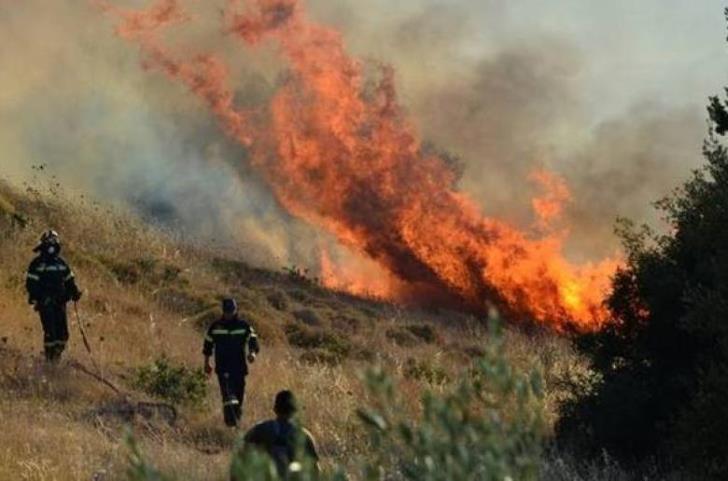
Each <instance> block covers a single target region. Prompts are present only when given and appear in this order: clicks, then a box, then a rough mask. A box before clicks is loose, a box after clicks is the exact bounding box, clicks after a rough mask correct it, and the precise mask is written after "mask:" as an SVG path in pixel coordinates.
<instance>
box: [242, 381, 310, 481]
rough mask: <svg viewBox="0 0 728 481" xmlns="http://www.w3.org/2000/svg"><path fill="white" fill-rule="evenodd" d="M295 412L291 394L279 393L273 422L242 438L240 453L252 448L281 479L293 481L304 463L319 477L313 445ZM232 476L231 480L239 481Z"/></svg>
mask: <svg viewBox="0 0 728 481" xmlns="http://www.w3.org/2000/svg"><path fill="white" fill-rule="evenodd" d="M297 411H298V405H297V403H296V398H295V396H294V395H293V393H292V392H291V391H281V392H279V393H278V394H277V395H276V398H275V402H274V405H273V412H275V415H276V417H275V419H271V420H268V421H264V422H262V423H259V424H256V425H255V426H253V427H252V428H251V429H250V431H248V432H247V433H246V434H245V436H244V438H243V441H244V444H243V446H242V449H243V451H245V450H247V449H250V448H254V449H258V450H260V451H261V452H263V453H266V454H268V456H270V458H271V459H272V461H273V463H274V464H275V466H276V470H277V471H278V474H279V475H280V477H281V479H295V475H296V473H299V472H301V470H302V469H303V464H304V463H310V464H309V467H310V468H312V472H313V474H315V475H318V474H319V473H320V467H319V463H318V461H319V457H318V453H317V451H316V443H315V442H314V440H313V436H312V435H311V433H310V432H308V430H306V429H305V428H303V427H301V426H299V425H298V423H296V421H295V419H294V418H295V415H296V412H297ZM233 471H235V469H234V467H233ZM234 474H235V473H234V472H233V480H234V481H238V480H236V478H235V476H234Z"/></svg>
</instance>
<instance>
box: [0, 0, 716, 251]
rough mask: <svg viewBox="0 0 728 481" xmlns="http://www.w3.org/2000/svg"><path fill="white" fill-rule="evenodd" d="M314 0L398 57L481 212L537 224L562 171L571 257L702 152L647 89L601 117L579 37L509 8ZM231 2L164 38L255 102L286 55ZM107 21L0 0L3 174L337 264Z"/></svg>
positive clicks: (353, 44) (362, 47)
mask: <svg viewBox="0 0 728 481" xmlns="http://www.w3.org/2000/svg"><path fill="white" fill-rule="evenodd" d="M310 3H311V9H312V12H313V13H312V15H313V16H315V17H316V18H317V19H320V20H321V21H322V22H324V23H330V24H332V25H334V26H336V27H337V28H339V29H340V30H341V31H342V32H343V34H344V37H345V39H346V42H347V44H348V45H349V46H350V48H351V50H352V51H353V52H355V53H356V54H357V55H360V56H362V57H364V58H370V59H375V60H378V61H379V60H381V61H384V62H386V63H389V64H391V65H393V66H394V68H395V72H396V77H397V81H398V86H399V88H400V97H401V99H402V103H403V104H404V105H405V106H406V108H407V109H408V111H409V117H410V118H411V119H412V120H413V121H414V122H415V123H416V125H417V127H418V128H419V129H420V130H421V132H422V134H423V136H424V138H425V139H426V141H428V142H431V143H432V144H433V145H435V146H437V148H438V149H444V150H446V151H447V152H449V153H450V154H451V157H453V158H455V157H456V158H459V159H460V162H461V164H462V177H461V179H460V181H459V184H460V187H461V188H462V189H463V190H464V191H465V192H467V193H468V194H470V196H471V197H472V198H473V199H475V200H476V202H477V204H478V205H479V206H480V207H481V208H482V209H483V210H484V211H485V212H486V213H487V214H489V215H497V216H498V217H499V218H504V219H507V220H509V221H512V222H514V223H515V224H516V225H519V226H522V227H524V228H528V227H530V226H532V225H533V222H534V220H535V219H534V215H533V208H532V198H533V197H534V196H535V195H537V193H538V192H539V188H540V186H539V185H538V184H534V183H533V182H532V181H530V180H529V174H530V173H531V172H532V171H533V170H534V169H540V168H547V169H548V170H550V171H553V172H556V173H558V174H560V175H561V176H562V177H564V178H565V179H566V181H567V184H568V186H569V188H570V190H571V199H572V201H571V203H570V204H568V205H567V206H566V207H565V211H564V212H563V215H562V219H561V220H562V222H563V224H564V225H565V226H569V230H570V234H571V237H570V241H569V244H568V247H569V255H570V256H572V257H573V258H575V259H578V260H583V259H595V258H598V257H601V256H603V255H605V254H611V253H612V252H613V251H614V249H615V248H616V247H617V245H618V241H617V239H615V238H614V236H613V235H612V233H611V231H612V225H613V221H614V219H615V218H616V217H617V216H618V215H627V216H631V217H634V218H637V219H639V220H642V219H645V220H652V219H653V214H652V211H651V207H650V205H649V202H650V201H652V200H654V199H657V198H659V197H660V196H662V195H664V194H665V193H667V192H668V191H669V190H670V189H671V188H672V187H673V186H674V185H676V183H677V182H679V180H680V179H681V178H683V177H685V175H686V174H687V173H688V172H689V170H690V169H691V168H692V167H694V166H695V165H697V164H698V162H699V147H700V142H701V139H702V136H703V131H704V124H703V122H702V120H701V118H702V114H701V112H700V107H697V106H696V105H695V104H693V103H691V102H683V101H682V100H681V99H679V98H675V99H669V101H668V102H665V101H664V99H663V101H659V100H658V101H656V102H653V101H652V99H650V98H643V99H640V103H639V104H638V105H634V106H633V107H631V108H629V109H628V110H626V111H624V112H622V113H617V114H614V113H613V112H610V114H609V118H604V117H603V116H602V115H600V114H599V113H598V112H595V107H594V105H595V104H598V103H599V100H598V99H597V100H595V99H593V98H591V97H588V93H592V92H593V90H592V89H588V88H586V87H585V84H584V82H585V78H588V77H589V72H591V71H592V64H593V63H594V62H595V59H593V58H591V57H590V56H589V53H588V52H586V51H584V49H583V46H582V45H580V44H579V43H577V42H575V41H574V39H572V38H569V36H568V35H559V34H558V33H555V32H553V31H546V29H543V28H535V29H534V30H533V31H528V30H525V29H522V28H520V29H516V30H514V27H512V26H509V25H511V24H512V21H511V20H509V19H510V18H511V17H510V16H511V15H512V13H513V12H511V11H510V9H511V8H513V7H508V6H506V3H505V2H502V1H496V0H490V1H483V2H474V1H462V0H461V1H453V2H447V3H445V2H440V1H435V0H406V1H401V2H387V1H385V0H371V1H367V2H361V1H355V0H341V1H335V2H334V1H328V0H312V1H311V2H310ZM116 4H118V5H120V6H130V7H140V6H144V5H147V4H148V2H141V1H127V2H116ZM222 4H223V2H187V5H186V6H187V8H188V10H189V11H190V12H191V15H193V16H194V18H195V22H192V23H191V24H190V25H191V26H189V27H185V29H182V30H176V31H175V32H174V33H171V34H170V38H167V39H166V40H167V41H168V42H169V43H170V44H172V45H176V46H177V47H179V48H180V49H185V48H191V49H194V50H195V51H205V50H214V51H216V52H219V53H221V55H223V58H224V59H225V61H226V62H227V63H228V64H229V65H230V66H231V78H232V79H233V81H234V82H235V92H234V94H235V98H234V102H235V105H236V106H238V107H250V108H254V107H255V106H257V105H261V104H263V103H265V102H266V101H267V99H268V98H269V97H270V96H271V95H272V93H273V92H274V91H275V90H276V87H277V85H278V84H279V83H280V81H281V79H280V75H281V64H280V60H279V59H278V58H277V56H276V55H274V53H273V48H272V47H271V48H268V47H264V48H263V49H258V50H256V51H255V53H254V54H252V53H248V52H246V50H245V49H241V48H240V47H239V45H237V44H236V42H234V41H233V40H231V39H229V38H227V37H226V36H225V35H222V34H220V26H219V24H220V13H219V9H220V7H221V6H222ZM717 13H719V12H716V14H717ZM101 18H102V17H101V14H100V12H99V10H98V9H96V8H94V7H93V6H91V5H90V4H87V3H85V2H82V1H75V0H58V1H54V2H44V1H41V0H26V1H22V2H19V1H5V2H1V3H0V65H2V66H3V71H4V72H5V73H4V74H3V75H0V175H3V176H10V177H13V178H15V179H17V180H25V179H27V178H28V176H29V175H30V174H29V172H30V169H29V167H30V166H31V165H37V164H41V163H43V164H47V165H48V166H49V168H50V170H51V171H52V172H53V173H55V174H56V175H57V176H58V177H59V179H61V181H62V182H63V183H64V184H65V185H67V186H69V187H71V188H74V189H78V190H83V191H85V192H91V193H94V194H95V195H96V196H97V197H100V198H102V199H105V200H108V201H110V202H124V203H126V204H128V205H129V206H131V207H132V208H135V209H137V210H138V211H140V212H142V213H143V214H144V215H147V216H149V217H151V218H154V219H155V220H157V221H164V222H169V223H173V224H175V225H179V226H182V227H183V228H184V229H186V230H187V231H189V232H191V233H192V234H194V235H197V236H203V237H205V238H208V239H214V240H216V241H220V242H222V243H226V244H232V245H242V246H244V249H245V250H246V252H247V254H248V255H250V256H251V257H252V258H253V259H254V260H256V261H258V262H261V263H267V264H269V265H276V264H278V265H280V264H281V263H295V264H306V263H310V259H312V258H317V257H318V254H317V252H318V251H319V250H320V249H321V247H322V246H325V247H326V249H329V250H332V251H333V252H331V256H332V258H334V259H337V258H346V257H347V256H349V255H350V254H347V253H346V252H345V251H342V250H341V249H338V248H336V247H335V245H336V244H335V243H334V242H333V240H332V239H331V238H330V237H329V236H328V235H326V234H324V233H322V232H321V231H319V230H318V229H317V228H314V227H311V226H310V225H308V224H306V223H303V222H301V221H299V220H296V219H294V218H292V217H291V216H290V215H289V214H287V213H286V212H285V210H284V209H282V208H280V207H279V205H278V202H277V201H276V200H275V199H274V197H273V195H272V194H271V192H270V190H269V188H268V187H267V186H265V185H264V183H262V182H261V181H260V180H261V179H260V178H259V174H258V173H256V171H254V170H253V169H250V168H249V166H248V165H247V164H246V162H244V161H243V162H241V159H242V160H244V159H245V158H246V157H247V156H248V155H249V153H248V152H247V151H246V149H245V148H243V147H241V146H240V145H239V144H237V143H234V142H232V141H231V140H229V138H228V137H227V136H226V135H225V132H223V131H222V130H221V129H220V128H219V125H218V124H217V122H216V121H215V120H214V119H213V118H212V115H211V114H210V112H209V111H208V110H207V109H206V108H205V107H204V106H203V105H201V103H200V102H199V101H198V100H197V99H195V98H193V97H190V96H188V95H187V94H186V89H185V87H183V86H179V85H174V84H171V83H169V82H168V81H167V80H166V79H164V78H163V77H162V76H160V75H156V74H154V73H150V72H147V71H144V70H142V69H140V68H139V56H138V52H137V51H135V50H134V49H132V48H129V45H128V44H126V43H124V42H123V41H121V40H119V39H118V38H116V37H115V36H113V35H112V22H110V21H105V20H102V19H101ZM602 81H603V82H605V83H609V81H610V79H609V78H608V77H607V78H604V79H602ZM605 102H609V99H608V98H607V99H605ZM597 110H598V109H597Z"/></svg>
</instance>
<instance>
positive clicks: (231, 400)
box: [202, 299, 260, 427]
mask: <svg viewBox="0 0 728 481" xmlns="http://www.w3.org/2000/svg"><path fill="white" fill-rule="evenodd" d="M222 311H223V315H222V318H221V319H220V320H218V321H215V322H213V323H212V325H211V326H210V328H209V329H208V330H207V335H206V336H205V343H204V346H203V349H202V353H203V354H204V356H205V373H207V375H208V376H209V375H211V374H212V366H211V365H210V357H211V356H212V355H213V352H214V354H215V373H216V374H217V380H218V382H219V383H220V393H221V394H222V402H223V416H224V419H225V424H226V425H227V426H230V427H237V425H238V422H239V421H240V419H241V417H242V412H243V411H242V410H243V402H244V400H245V377H246V376H247V375H248V363H251V364H252V363H253V362H255V357H256V355H257V354H258V353H259V352H260V346H259V344H258V336H257V335H256V334H255V330H254V329H253V328H252V326H250V324H248V323H247V322H245V321H244V320H242V319H240V318H239V317H238V306H237V304H236V302H235V300H234V299H225V300H223V301H222Z"/></svg>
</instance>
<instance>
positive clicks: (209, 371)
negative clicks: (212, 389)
mask: <svg viewBox="0 0 728 481" xmlns="http://www.w3.org/2000/svg"><path fill="white" fill-rule="evenodd" d="M205 374H207V375H208V376H211V375H212V366H210V363H209V362H207V363H205Z"/></svg>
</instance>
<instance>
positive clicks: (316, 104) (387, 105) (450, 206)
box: [102, 0, 619, 330]
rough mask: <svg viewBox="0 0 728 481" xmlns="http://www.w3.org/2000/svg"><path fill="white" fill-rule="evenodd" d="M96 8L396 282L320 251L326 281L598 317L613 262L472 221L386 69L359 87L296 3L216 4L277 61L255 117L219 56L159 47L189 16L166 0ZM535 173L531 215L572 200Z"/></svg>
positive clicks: (312, 212) (269, 173)
mask: <svg viewBox="0 0 728 481" xmlns="http://www.w3.org/2000/svg"><path fill="white" fill-rule="evenodd" d="M102 7H103V8H104V10H106V11H108V12H111V13H113V14H115V15H117V16H118V17H119V18H120V19H121V23H120V25H119V26H118V27H117V33H118V34H119V35H120V36H122V37H123V38H126V39H128V40H131V41H134V42H136V43H137V44H139V45H140V46H141V48H142V52H143V54H144V66H145V67H147V68H156V69H158V70H161V71H163V72H164V73H166V74H167V75H168V76H169V77H171V78H173V79H177V80H178V81H181V82H183V83H184V84H186V85H187V87H188V88H189V89H190V91H191V92H192V93H194V94H195V95H197V96H199V97H200V98H201V99H202V100H203V101H204V102H206V104H207V105H208V106H209V107H210V109H211V110H212V111H213V112H214V114H215V115H216V116H217V117H218V119H219V121H220V123H221V125H222V126H223V128H224V129H225V130H226V131H227V133H228V134H230V135H231V136H232V137H234V138H235V139H237V140H238V141H239V142H240V143H241V144H242V145H244V146H246V147H247V148H248V149H249V150H250V153H251V157H252V159H253V160H252V163H253V165H254V166H255V167H257V168H258V169H259V171H260V172H261V174H262V175H263V177H264V178H265V179H266V180H267V182H268V183H269V184H270V187H271V188H272V190H273V192H274V193H275V195H276V197H277V198H278V200H279V202H280V203H281V204H282V205H283V206H284V207H285V208H286V209H287V210H288V211H289V212H291V213H292V214H294V215H296V216H298V217H300V218H302V219H305V220H307V221H308V222H311V223H314V224H316V225H318V226H320V227H322V228H323V229H325V230H327V231H328V232H330V233H332V234H334V235H335V236H336V238H338V240H339V241H340V242H341V243H342V244H344V245H345V246H347V247H348V248H349V249H351V250H353V251H355V252H358V253H360V254H361V255H363V256H364V257H366V258H369V259H371V260H373V261H374V262H376V263H377V264H378V265H379V266H381V267H382V268H383V270H384V271H386V272H387V273H388V276H389V277H390V278H392V279H396V281H397V282H396V283H397V286H396V288H395V287H393V286H392V283H389V282H380V281H381V280H380V279H376V278H374V277H369V278H367V277H366V276H356V275H352V272H351V271H348V272H344V271H342V269H341V268H340V266H338V267H337V266H335V265H334V264H333V263H332V262H331V261H330V259H328V258H327V257H324V258H323V259H322V271H323V272H324V281H325V282H327V283H328V284H329V285H331V286H338V287H341V288H347V289H349V290H352V291H354V292H370V293H371V292H374V293H377V295H383V296H386V297H389V298H405V297H409V298H412V297H414V298H417V297H419V298H421V299H428V300H437V301H439V302H443V303H456V304H457V305H459V306H460V307H463V308H467V309H472V310H474V311H477V312H487V310H488V309H489V308H490V306H492V305H497V306H499V307H500V308H501V309H504V310H505V311H506V312H508V314H509V315H510V316H511V317H514V318H527V319H533V320H536V321H538V322H541V323H543V324H546V325H549V326H551V327H554V328H556V329H566V328H569V327H573V328H576V329H579V330H594V329H598V328H599V327H600V326H602V325H603V324H604V323H605V322H607V311H606V308H605V307H604V306H603V302H602V301H603V298H604V295H605V293H606V292H607V290H608V288H609V285H610V276H611V275H612V274H613V273H614V271H615V269H616V268H617V266H618V265H619V261H618V260H615V259H608V260H605V261H602V262H600V263H597V264H585V265H575V264H572V263H570V262H568V261H567V260H566V259H565V258H564V256H563V254H562V251H563V238H564V236H563V235H561V234H554V233H545V234H542V235H541V236H540V237H539V236H534V235H529V234H527V233H524V232H521V231H519V230H518V229H516V228H515V227H513V226H511V225H509V224H508V223H506V222H504V221H502V220H499V219H495V218H488V217H485V216H483V214H482V212H481V211H480V210H479V208H478V207H477V206H476V205H475V203H474V202H473V201H472V200H471V199H470V198H468V197H467V196H466V195H464V194H463V193H461V192H458V190H457V189H456V187H455V183H456V176H455V174H454V173H453V172H452V171H451V170H450V168H449V167H448V165H447V163H446V162H445V161H444V160H443V159H442V158H440V157H438V156H437V155H434V154H431V153H428V152H427V151H426V149H423V148H422V145H421V141H420V139H419V137H418V133H417V132H416V130H415V128H414V127H413V125H412V123H411V122H410V121H409V120H408V119H407V117H406V116H405V114H404V112H403V110H402V108H401V106H400V105H399V103H398V101H397V96H396V89H395V82H394V71H393V69H392V68H391V67H388V66H381V67H380V71H381V72H380V78H379V79H378V81H377V82H376V83H372V82H370V81H369V79H368V78H365V74H364V68H363V64H362V63H361V62H360V61H359V60H358V59H356V58H354V57H352V56H351V55H349V54H348V53H347V52H346V50H345V47H344V42H343V40H342V36H341V34H340V33H339V32H337V31H336V30H334V29H331V28H328V27H326V26H324V25H319V24H317V23H314V22H312V21H310V20H309V19H308V18H307V17H306V12H305V10H304V7H303V3H302V2H301V1H300V0H250V1H249V2H247V3H246V4H245V5H243V4H242V3H241V2H240V1H237V0H230V1H229V3H228V7H227V9H226V10H225V13H224V16H223V17H224V22H225V30H226V32H227V33H228V34H229V35H232V36H234V37H237V38H239V39H240V40H241V41H242V42H243V43H244V44H245V45H247V46H249V47H251V48H252V47H254V46H256V45H258V44H260V43H263V42H274V43H275V44H276V45H277V46H278V51H279V54H280V56H281V58H282V59H284V60H285V62H286V64H287V66H288V72H287V76H286V78H285V80H284V81H283V83H282V85H281V86H280V88H279V90H278V91H277V93H276V94H275V96H274V98H273V99H272V101H271V103H270V105H268V106H265V107H264V108H261V109H258V110H254V111H240V110H239V109H237V108H236V106H235V105H234V101H233V99H234V95H233V90H232V87H231V85H230V84H231V82H230V78H229V74H228V72H227V68H226V65H225V63H224V61H222V60H221V59H220V58H219V57H217V56H215V55H212V54H205V55H184V54H183V53H179V52H178V53H176V54H175V53H172V52H171V51H170V50H169V49H168V48H167V47H166V46H164V45H163V43H162V41H161V39H160V36H159V35H158V32H159V29H160V28H161V27H166V26H169V25H174V24H176V23H180V22H185V21H192V19H190V17H189V16H187V15H186V14H185V13H184V12H183V10H182V9H181V7H180V6H179V4H178V2H177V1H175V0H161V1H159V2H158V3H157V4H155V5H154V6H153V7H151V8H149V9H147V10H141V11H129V10H121V9H117V8H115V7H112V6H110V5H108V4H106V3H102ZM533 178H534V180H535V181H536V182H538V183H540V184H541V185H542V186H543V187H544V188H545V190H546V194H545V195H544V196H543V197H541V198H538V199H534V201H533V207H534V210H535V211H536V213H537V215H538V217H539V219H540V222H542V223H544V224H547V223H551V222H552V221H554V220H555V219H557V218H558V217H559V215H560V214H561V211H562V205H563V204H564V202H566V201H568V199H569V198H570V194H569V192H568V188H567V187H566V184H565V183H564V182H563V181H561V180H560V179H559V178H558V177H556V176H554V175H552V174H550V173H548V172H546V171H540V172H537V173H536V174H534V177H533ZM562 234H563V233H562ZM342 279H344V280H342Z"/></svg>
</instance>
